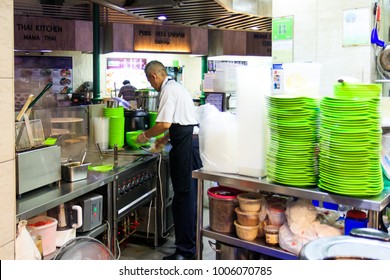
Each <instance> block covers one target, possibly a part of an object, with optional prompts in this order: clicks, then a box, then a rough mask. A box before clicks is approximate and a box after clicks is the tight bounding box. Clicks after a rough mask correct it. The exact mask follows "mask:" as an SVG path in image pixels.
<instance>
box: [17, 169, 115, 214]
mask: <svg viewBox="0 0 390 280" xmlns="http://www.w3.org/2000/svg"><path fill="white" fill-rule="evenodd" d="M114 175H115V172H114V171H110V172H104V173H103V172H91V173H90V174H88V178H87V179H85V180H80V181H76V182H72V183H70V182H63V181H61V182H60V183H59V184H58V185H56V186H45V187H42V188H39V189H37V190H34V191H32V192H29V193H25V194H23V195H22V196H21V197H20V198H18V199H17V200H16V220H17V222H18V221H20V220H23V219H29V218H31V217H33V216H35V215H38V214H40V213H42V212H44V211H47V210H49V209H51V208H53V207H56V206H58V205H60V204H61V203H65V202H67V201H70V200H72V199H74V198H77V197H79V196H81V195H84V194H86V193H88V192H90V191H93V190H95V189H97V188H100V187H102V186H104V185H106V184H108V183H112V182H113V180H114Z"/></svg>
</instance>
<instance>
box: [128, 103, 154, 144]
mask: <svg viewBox="0 0 390 280" xmlns="http://www.w3.org/2000/svg"><path fill="white" fill-rule="evenodd" d="M149 122H150V117H149V112H146V111H144V110H135V111H132V110H125V135H124V137H125V143H126V132H129V131H136V130H147V129H148V128H149Z"/></svg>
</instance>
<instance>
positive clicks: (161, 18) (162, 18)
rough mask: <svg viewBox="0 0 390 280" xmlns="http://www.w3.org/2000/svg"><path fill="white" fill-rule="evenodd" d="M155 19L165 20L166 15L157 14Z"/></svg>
mask: <svg viewBox="0 0 390 280" xmlns="http://www.w3.org/2000/svg"><path fill="white" fill-rule="evenodd" d="M157 19H158V20H166V19H167V17H166V16H164V15H162V16H159V17H158V18H157Z"/></svg>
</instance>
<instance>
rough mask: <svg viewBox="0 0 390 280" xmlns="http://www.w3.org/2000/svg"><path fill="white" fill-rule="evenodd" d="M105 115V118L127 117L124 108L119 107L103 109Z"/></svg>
mask: <svg viewBox="0 0 390 280" xmlns="http://www.w3.org/2000/svg"><path fill="white" fill-rule="evenodd" d="M103 115H104V116H105V117H108V118H109V117H124V116H125V109H124V108H123V107H121V106H120V107H117V108H106V107H105V108H103Z"/></svg>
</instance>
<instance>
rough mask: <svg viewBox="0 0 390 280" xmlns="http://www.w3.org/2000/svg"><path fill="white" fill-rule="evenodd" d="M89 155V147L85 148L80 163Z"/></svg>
mask: <svg viewBox="0 0 390 280" xmlns="http://www.w3.org/2000/svg"><path fill="white" fill-rule="evenodd" d="M86 155H87V149H84V153H83V156H82V158H81V162H80V165H83V164H84V160H85V156H86Z"/></svg>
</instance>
